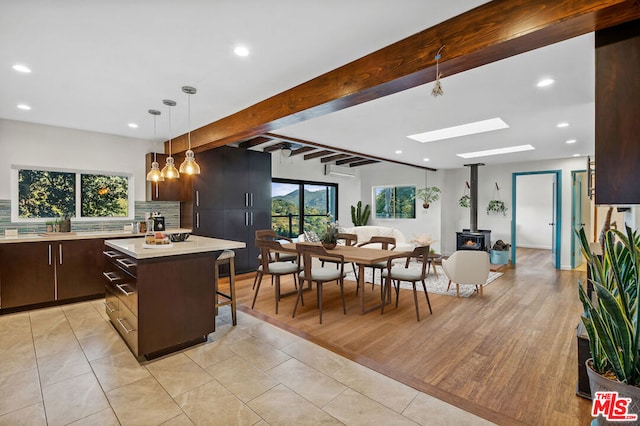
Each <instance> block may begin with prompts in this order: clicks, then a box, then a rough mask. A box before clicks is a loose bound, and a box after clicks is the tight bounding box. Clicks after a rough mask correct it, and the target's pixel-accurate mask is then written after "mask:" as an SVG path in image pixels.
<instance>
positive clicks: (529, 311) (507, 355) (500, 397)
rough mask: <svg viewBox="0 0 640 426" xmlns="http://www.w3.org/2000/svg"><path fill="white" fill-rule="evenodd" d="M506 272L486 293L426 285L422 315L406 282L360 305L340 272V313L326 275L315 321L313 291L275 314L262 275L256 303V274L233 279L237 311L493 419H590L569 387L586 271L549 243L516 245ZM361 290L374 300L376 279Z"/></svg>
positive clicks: (286, 284)
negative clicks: (557, 256) (567, 265)
mask: <svg viewBox="0 0 640 426" xmlns="http://www.w3.org/2000/svg"><path fill="white" fill-rule="evenodd" d="M502 272H504V275H503V276H502V277H500V278H499V279H497V280H496V281H494V282H493V283H491V284H490V285H489V286H487V287H485V290H484V298H480V297H478V295H477V294H476V295H473V296H472V297H470V298H460V299H458V298H455V297H451V296H443V295H437V294H431V295H430V299H431V305H432V307H433V315H429V313H428V309H427V307H426V302H425V300H424V298H422V299H419V300H420V311H421V321H420V322H417V321H416V318H415V310H414V304H413V297H412V293H411V292H410V291H405V290H401V297H400V305H399V308H398V309H394V308H390V309H385V313H384V315H380V312H379V311H373V312H369V313H367V314H365V315H360V314H359V305H358V299H357V298H356V296H355V283H354V282H345V297H346V300H347V315H343V314H342V309H341V307H340V302H339V300H340V299H339V292H338V287H337V286H336V285H333V284H331V285H325V296H324V310H323V324H322V325H321V324H319V323H318V310H317V308H316V303H315V291H314V292H308V293H306V297H305V300H306V303H305V306H304V307H301V306H299V307H298V312H297V314H296V318H291V312H292V310H293V304H294V302H295V300H294V298H293V297H288V298H284V299H282V300H281V302H280V311H279V312H280V313H279V315H275V306H274V287H271V286H270V285H269V279H268V278H266V279H265V280H264V282H263V285H262V288H261V290H260V293H259V296H258V300H257V302H256V306H255V310H252V309H251V308H250V306H251V299H252V297H253V292H252V290H251V285H252V283H253V276H252V275H244V276H242V277H240V279H238V281H237V284H236V288H237V292H238V301H239V303H240V306H239V309H241V310H242V311H243V312H247V313H249V314H251V315H254V316H256V317H258V318H261V319H263V320H265V321H267V322H269V323H271V324H275V325H277V326H278V327H281V328H282V329H285V330H288V331H290V332H292V333H295V334H296V335H298V336H301V337H304V338H305V339H308V340H310V341H312V342H315V343H317V344H319V345H321V346H323V347H325V348H328V349H330V350H332V351H334V352H336V353H338V354H341V355H343V356H345V357H347V358H350V359H352V360H354V361H356V362H358V363H360V364H362V365H365V366H367V367H369V368H372V369H374V370H376V371H378V372H381V373H383V374H385V375H387V376H390V377H392V378H394V379H396V380H399V381H401V382H403V383H405V384H407V385H409V386H412V387H414V388H416V389H418V390H421V391H423V392H425V393H428V394H430V395H433V396H435V397H437V398H440V399H442V400H444V401H446V402H449V403H451V404H453V405H455V406H457V407H460V408H462V409H464V410H467V411H469V412H472V413H474V414H476V415H479V416H481V417H483V418H485V419H487V420H490V421H493V422H495V423H497V424H501V425H510V424H530V425H532V424H536V425H560V424H562V425H586V424H589V423H590V421H591V420H592V418H591V416H590V402H589V401H587V400H585V399H583V398H580V397H578V396H576V394H575V390H576V380H577V365H578V362H577V354H576V352H577V349H576V326H577V324H578V322H579V317H580V312H581V308H580V303H579V301H578V297H577V281H578V279H581V280H584V279H585V278H586V273H585V272H581V271H578V272H576V271H558V270H555V269H554V268H553V266H552V264H551V256H550V254H549V251H547V250H535V249H518V265H517V266H516V267H508V268H506V269H504V270H503V271H502ZM282 286H283V291H284V290H286V289H289V288H292V286H293V282H292V281H291V279H290V278H287V279H283V284H282ZM366 291H367V300H368V301H369V302H370V303H374V302H375V298H376V296H377V295H379V292H378V291H379V290H378V287H376V290H375V291H372V290H371V286H368V287H367V289H366ZM419 296H422V294H419ZM378 297H379V296H378Z"/></svg>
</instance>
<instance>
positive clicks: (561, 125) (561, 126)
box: [556, 121, 569, 128]
mask: <svg viewBox="0 0 640 426" xmlns="http://www.w3.org/2000/svg"><path fill="white" fill-rule="evenodd" d="M556 127H560V128H563V127H569V123H567V122H566V121H563V122H562V123H558V125H557V126H556Z"/></svg>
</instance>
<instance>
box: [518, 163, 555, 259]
mask: <svg viewBox="0 0 640 426" xmlns="http://www.w3.org/2000/svg"><path fill="white" fill-rule="evenodd" d="M554 176H555V175H553V174H543V175H521V176H518V177H517V181H516V184H517V187H518V198H517V200H516V236H517V238H516V242H517V245H518V247H527V248H537V249H547V250H551V247H552V239H553V232H552V231H553V227H551V226H549V224H550V223H552V222H553V181H554ZM508 196H509V198H510V197H511V194H509V195H508Z"/></svg>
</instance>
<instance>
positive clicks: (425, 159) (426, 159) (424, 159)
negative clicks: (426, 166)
mask: <svg viewBox="0 0 640 426" xmlns="http://www.w3.org/2000/svg"><path fill="white" fill-rule="evenodd" d="M422 161H430V160H429V159H428V158H426V157H425V158H423V159H422Z"/></svg>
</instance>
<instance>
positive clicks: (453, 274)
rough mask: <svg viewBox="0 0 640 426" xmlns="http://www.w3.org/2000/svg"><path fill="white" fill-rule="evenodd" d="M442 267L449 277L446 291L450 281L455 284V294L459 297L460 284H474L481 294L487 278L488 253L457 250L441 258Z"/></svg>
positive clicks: (481, 294)
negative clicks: (445, 257)
mask: <svg viewBox="0 0 640 426" xmlns="http://www.w3.org/2000/svg"><path fill="white" fill-rule="evenodd" d="M442 269H443V270H444V273H445V275H446V276H447V278H449V285H448V286H447V291H449V288H450V287H451V283H452V282H454V283H455V284H456V296H457V297H460V284H462V285H475V286H476V291H477V292H478V293H479V294H480V297H482V296H483V290H484V285H485V284H486V283H487V278H489V270H490V265H489V253H487V252H486V251H476V250H458V251H456V252H454V253H453V254H452V255H451V256H449V258H448V259H442Z"/></svg>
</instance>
